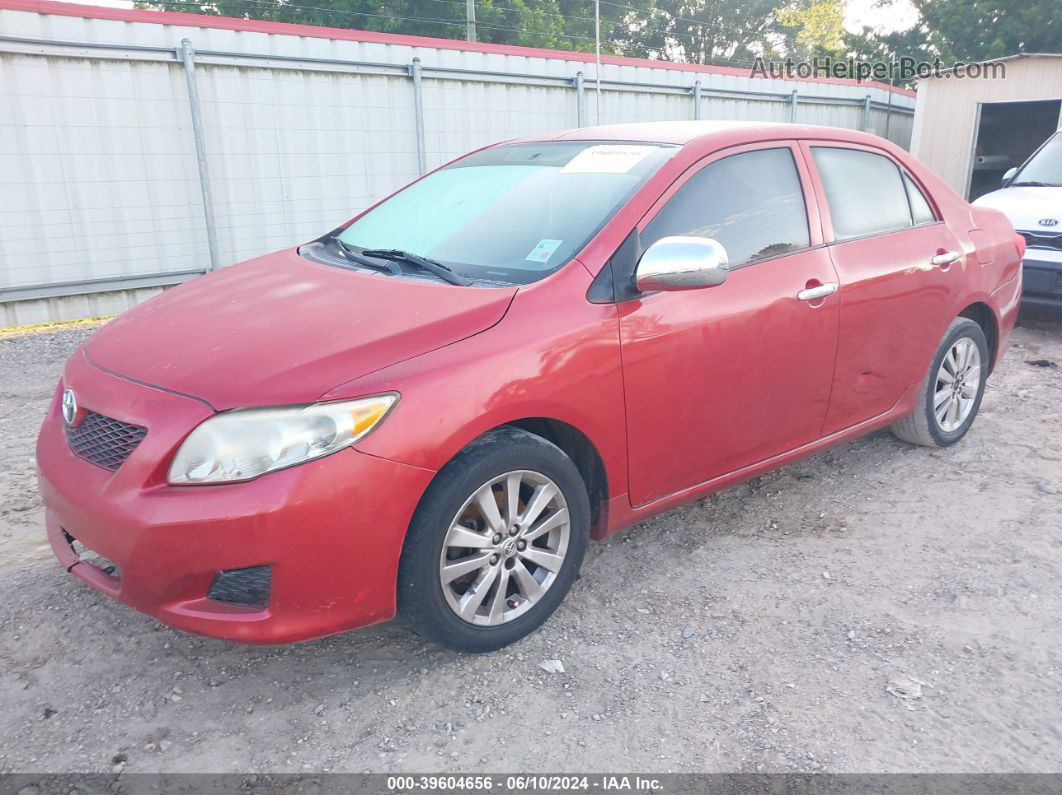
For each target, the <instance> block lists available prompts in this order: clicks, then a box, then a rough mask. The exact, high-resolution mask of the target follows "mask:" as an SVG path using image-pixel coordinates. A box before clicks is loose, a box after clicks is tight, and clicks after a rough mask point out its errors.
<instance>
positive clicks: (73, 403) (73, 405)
mask: <svg viewBox="0 0 1062 795" xmlns="http://www.w3.org/2000/svg"><path fill="white" fill-rule="evenodd" d="M75 420H77V396H76V395H75V394H74V390H73V389H68V390H66V391H65V392H63V421H64V422H66V424H67V425H71V426H72V425H73V424H74V422H75Z"/></svg>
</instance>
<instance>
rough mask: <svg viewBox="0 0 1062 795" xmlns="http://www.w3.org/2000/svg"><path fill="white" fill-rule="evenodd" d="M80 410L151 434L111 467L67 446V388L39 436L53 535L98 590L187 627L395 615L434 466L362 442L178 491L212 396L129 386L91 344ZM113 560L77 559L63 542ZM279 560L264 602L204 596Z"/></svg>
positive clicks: (274, 627) (272, 631) (76, 381)
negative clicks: (402, 560)
mask: <svg viewBox="0 0 1062 795" xmlns="http://www.w3.org/2000/svg"><path fill="white" fill-rule="evenodd" d="M64 384H65V385H66V386H69V387H71V388H72V389H73V390H74V391H75V392H76V393H77V396H78V399H79V401H80V403H81V405H82V406H84V407H85V408H87V409H90V410H93V411H97V412H100V413H103V414H106V415H108V416H111V417H114V418H116V419H120V420H122V421H124V422H130V423H135V424H138V425H143V426H145V427H147V428H148V433H147V435H146V436H145V437H144V440H143V441H142V442H141V443H140V445H139V446H138V447H137V448H136V449H135V450H134V451H133V453H132V454H131V455H130V456H129V458H128V459H127V460H126V461H125V463H123V464H122V465H121V466H120V467H119V468H118V469H117V471H115V472H110V471H108V470H106V469H103V468H100V467H98V466H95V465H93V464H91V463H88V462H87V461H84V460H82V459H80V458H78V457H76V456H75V455H74V454H73V453H72V452H71V451H70V448H69V446H68V445H67V442H66V438H65V435H64V430H63V420H62V417H61V409H60V403H59V398H60V391H59V390H57V392H56V397H55V399H54V400H53V401H52V405H51V407H50V409H49V411H48V415H47V417H46V419H45V422H44V425H43V427H42V428H41V433H40V436H39V438H38V442H37V462H38V468H39V484H40V490H41V495H42V496H43V498H44V503H45V508H46V523H47V530H48V538H49V541H50V542H51V544H52V548H53V550H54V551H55V554H56V557H57V558H58V559H59V561H60V563H61V564H62V565H63V567H64V568H66V569H67V570H68V571H70V572H71V573H72V574H74V575H75V576H77V577H79V578H80V579H81V580H83V581H84V582H86V583H88V584H89V585H91V586H93V587H94V588H96V589H97V590H99V591H102V592H103V593H105V594H107V595H108V596H111V597H113V598H115V599H117V600H118V601H120V602H122V603H124V604H127V605H129V606H130V607H133V608H135V609H137V610H139V611H141V612H144V613H147V614H148V615H151V616H154V617H155V618H156V619H158V620H159V621H162V622H163V623H165V624H169V625H170V626H173V627H176V628H178V629H182V630H187V631H190V632H196V633H199V634H203V635H210V636H213V637H218V638H225V639H228V640H234V641H240V642H244V643H267V644H275V643H288V642H293V641H299V640H306V639H309V638H314V637H320V636H324V635H329V634H333V633H336V632H342V631H344V630H348V629H353V628H355V627H360V626H364V625H367V624H372V623H375V622H378V621H383V620H386V619H388V618H391V617H392V616H393V615H394V608H395V582H396V577H397V572H398V560H399V556H400V554H401V550H402V542H403V540H404V537H405V530H406V527H407V526H408V524H409V521H410V519H411V517H412V514H413V510H414V508H415V507H416V504H417V501H418V500H419V498H420V495H421V494H422V493H423V491H424V489H425V488H426V487H427V485H428V483H429V482H430V480H431V477H432V476H433V474H434V473H432V472H430V471H428V470H425V469H419V468H416V467H411V466H407V465H404V464H399V463H396V462H393V461H389V460H386V459H382V458H377V457H374V456H370V455H366V454H363V453H360V452H357V451H356V450H353V449H348V450H343V451H340V452H338V453H335V454H333V455H331V456H328V457H326V458H322V459H319V460H317V461H312V462H309V463H306V464H303V465H301V466H297V467H292V468H291V469H287V470H283V471H280V472H274V473H271V474H269V475H265V476H263V477H261V478H259V479H257V480H253V481H249V482H247V483H233V484H223V485H216V486H170V485H168V484H167V483H166V469H167V466H168V463H169V461H170V459H171V457H172V455H173V453H174V452H175V450H176V448H177V446H178V445H179V444H180V442H181V441H182V440H183V438H184V436H185V435H187V433H188V432H190V431H191V430H192V428H194V427H195V426H196V425H197V424H198V423H199V422H201V421H202V420H204V419H206V417H208V416H210V414H211V413H212V412H211V409H210V408H209V407H208V406H206V405H205V404H203V403H201V402H199V401H197V400H195V399H193V398H189V397H186V396H181V395H176V394H173V393H170V392H165V391H162V390H158V389H155V388H153V387H148V386H144V385H141V384H137V383H133V382H131V381H128V380H125V379H123V378H120V377H117V376H114V375H110V374H108V373H105V372H103V371H102V370H100V369H98V368H96V367H95V366H93V365H92V364H90V363H89V362H88V361H87V360H86V359H85V357H84V354H83V353H82V352H80V351H79V352H78V353H77V354H75V356H74V357H73V358H72V359H71V362H70V364H69V365H68V367H67V372H66V375H65V377H64ZM67 534H69V535H70V536H72V537H73V538H75V539H77V541H78V542H80V543H81V544H83V545H84V546H85V547H87V548H88V549H89V550H91V551H92V552H94V553H96V554H98V555H100V556H102V557H104V558H106V559H108V560H109V561H111V562H113V563H114V564H116V566H117V572H118V576H114V575H112V574H110V573H108V571H107V570H105V569H104V568H102V567H100V566H98V565H95V564H94V563H92V562H91V561H89V560H86V559H83V558H82V557H78V555H77V554H76V553H75V552H74V550H73V549H72V547H71V544H70V543H69V540H68V538H67ZM253 566H269V567H270V568H271V573H272V577H271V588H270V595H269V601H268V604H267V606H265V607H246V606H237V605H232V604H227V603H223V602H219V601H215V600H212V599H209V598H208V597H207V593H208V592H209V590H210V586H211V583H212V582H213V581H214V578H215V577H216V576H217V574H218V573H219V572H221V571H227V570H232V569H243V568H247V567H253Z"/></svg>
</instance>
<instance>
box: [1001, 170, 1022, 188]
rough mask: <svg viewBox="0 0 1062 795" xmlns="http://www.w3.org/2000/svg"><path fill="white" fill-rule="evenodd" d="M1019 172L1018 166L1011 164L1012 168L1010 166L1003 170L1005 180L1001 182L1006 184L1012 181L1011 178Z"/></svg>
mask: <svg viewBox="0 0 1062 795" xmlns="http://www.w3.org/2000/svg"><path fill="white" fill-rule="evenodd" d="M1017 173H1018V167H1017V166H1011V167H1010V168H1008V169H1007V170H1006V171H1004V172H1003V180H1002V182H1001V183H1000V184H1001V185H1006V184H1007V183H1008V182H1010V180H1011V178H1012V177H1013V176H1014V175H1015V174H1017Z"/></svg>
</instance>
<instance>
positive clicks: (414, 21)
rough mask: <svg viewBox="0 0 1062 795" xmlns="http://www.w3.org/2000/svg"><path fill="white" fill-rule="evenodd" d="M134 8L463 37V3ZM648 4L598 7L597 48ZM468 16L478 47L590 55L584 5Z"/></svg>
mask: <svg viewBox="0 0 1062 795" xmlns="http://www.w3.org/2000/svg"><path fill="white" fill-rule="evenodd" d="M137 5H138V6H139V7H141V8H160V9H164V10H166V11H188V12H191V13H197V14H216V15H220V16H227V17H242V18H245V19H267V20H271V21H274V22H294V23H300V24H306V25H322V26H325V27H333V28H348V29H356V30H371V31H377V32H381V33H403V34H408V35H414V36H434V37H437V38H450V39H463V38H465V35H466V25H465V23H466V19H465V2H464V0H140V1H139V2H138V3H137ZM651 5H652V0H626V2H625V3H623V4H620V3H611V2H609V3H606V2H602V3H601V38H602V49H603V50H604V51H605V52H614V51H617V49H618V45H619V43H620V42H621V41H622V40H623V39H624V38H625V36H624V34H625V31H626V27H625V26H626V25H627V20H628V19H629V18H630V17H632V16H635V15H638V14H642V15H644V14H647V13H648V9H649V8H650V7H651ZM627 6H630V7H631V8H628V7H627ZM475 12H476V38H477V40H478V41H482V42H490V43H498V44H518V45H524V46H528V47H549V48H556V49H566V50H584V51H592V50H593V49H594V6H593V2H589V1H588V0H475Z"/></svg>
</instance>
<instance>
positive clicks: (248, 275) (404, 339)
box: [86, 250, 516, 410]
mask: <svg viewBox="0 0 1062 795" xmlns="http://www.w3.org/2000/svg"><path fill="white" fill-rule="evenodd" d="M515 292H516V288H478V287H457V286H454V285H449V284H442V283H438V284H437V283H433V282H428V281H422V280H416V279H406V278H397V277H394V276H389V275H386V274H382V273H381V274H375V273H363V272H359V271H351V270H347V269H345V268H339V267H330V266H328V265H320V264H317V263H313V262H309V261H307V260H305V259H303V258H302V257H300V256H299V255H298V253H297V252H296V251H295V250H288V251H282V252H278V253H276V254H270V255H267V256H264V257H259V258H257V259H253V260H250V261H248V262H245V263H242V264H240V265H234V266H232V267H229V268H224V269H223V270H220V271H217V272H215V273H211V274H209V275H206V276H201V277H198V278H196V279H193V280H192V281H190V282H187V283H186V284H183V285H181V286H179V287H174V288H173V289H171V290H168V291H167V292H165V293H163V294H162V295H160V296H157V297H155V298H152V299H151V300H149V301H146V302H144V303H143V304H140V305H139V306H137V307H135V308H134V309H131V310H130V311H128V312H126V313H124V314H122V315H121V316H120V317H118V318H117V319H116V320H113V321H111V322H110V323H108V324H107V325H106V326H104V327H102V328H101V329H100V330H99V331H98V332H96V334H94V335H93V336H92V338H91V339H90V340H89V341H88V344H87V347H86V352H87V354H88V357H89V359H90V360H91V361H92V362H93V363H94V364H96V365H97V366H98V367H101V368H103V369H105V370H109V371H111V372H112V373H115V374H117V375H120V376H124V377H126V378H129V379H132V380H135V381H139V382H142V383H145V384H148V385H151V386H156V387H160V388H162V389H167V390H170V391H173V392H179V393H181V394H185V395H190V396H192V397H196V398H199V399H201V400H205V401H206V402H207V403H209V404H210V405H211V406H213V407H214V408H215V409H217V410H223V409H230V408H237V407H242V406H272V405H285V404H297V403H310V402H313V401H314V400H317V399H318V398H319V397H321V395H323V394H325V393H326V392H327V391H328V390H330V389H332V388H333V387H335V386H337V385H339V384H341V383H343V382H345V381H349V380H351V379H353V378H358V377H360V376H363V375H366V374H368V373H371V372H373V371H374V370H378V369H380V368H381V367H387V366H389V365H392V364H397V363H398V362H401V361H403V360H405V359H409V358H412V357H414V356H418V355H420V354H423V353H427V352H428V351H431V350H435V349H437V348H442V347H444V346H446V345H450V344H452V343H454V342H457V341H459V340H461V339H465V338H466V337H470V336H472V335H473V334H477V333H479V332H481V331H483V330H485V329H487V328H490V327H491V326H493V325H494V324H495V323H497V322H498V321H499V320H501V318H502V317H503V316H504V315H505V312H506V310H507V309H508V307H509V303H510V302H511V300H512V297H513V295H514V293H515Z"/></svg>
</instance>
